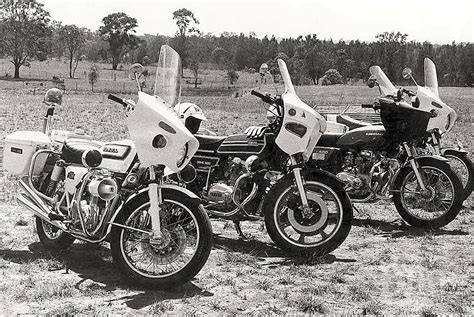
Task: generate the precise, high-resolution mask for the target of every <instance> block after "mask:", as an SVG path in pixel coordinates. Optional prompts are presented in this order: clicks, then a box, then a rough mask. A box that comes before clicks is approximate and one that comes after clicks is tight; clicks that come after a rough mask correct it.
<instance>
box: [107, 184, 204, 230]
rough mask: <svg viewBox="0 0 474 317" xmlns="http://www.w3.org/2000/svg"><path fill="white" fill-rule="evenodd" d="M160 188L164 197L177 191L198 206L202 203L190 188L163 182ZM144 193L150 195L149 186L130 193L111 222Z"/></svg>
mask: <svg viewBox="0 0 474 317" xmlns="http://www.w3.org/2000/svg"><path fill="white" fill-rule="evenodd" d="M159 188H161V193H162V195H163V198H166V196H167V195H169V194H170V193H171V192H173V191H177V192H180V193H182V194H184V195H186V196H188V197H189V198H191V200H192V201H193V202H194V203H195V204H196V206H197V207H198V206H199V205H200V204H201V199H200V198H199V197H198V196H197V195H196V194H194V193H193V192H192V191H190V190H189V189H186V188H183V187H180V186H176V185H172V184H163V185H161V186H159ZM142 195H148V187H145V188H142V189H140V190H139V191H138V192H136V193H133V194H132V195H130V196H129V197H128V198H127V200H126V201H125V202H124V203H123V204H122V205H120V207H119V208H118V209H117V210H116V211H115V213H114V215H113V216H112V218H111V219H110V222H114V221H115V218H117V215H119V214H120V213H121V212H122V210H123V209H125V208H126V207H127V206H128V205H130V204H132V203H133V201H134V200H136V199H138V198H139V197H141V196H142Z"/></svg>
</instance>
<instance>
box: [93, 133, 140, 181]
mask: <svg viewBox="0 0 474 317" xmlns="http://www.w3.org/2000/svg"><path fill="white" fill-rule="evenodd" d="M100 152H101V153H102V163H101V164H100V167H101V168H105V169H108V170H111V171H114V172H120V173H125V172H127V171H128V170H129V169H130V167H131V166H132V163H134V160H135V158H136V156H137V150H136V149H135V144H134V143H133V142H132V141H131V140H120V141H116V142H110V143H105V144H104V145H103V146H102V147H101V148H100Z"/></svg>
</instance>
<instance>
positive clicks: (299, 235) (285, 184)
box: [264, 173, 352, 256]
mask: <svg viewBox="0 0 474 317" xmlns="http://www.w3.org/2000/svg"><path fill="white" fill-rule="evenodd" d="M303 177H304V179H305V185H304V188H305V191H306V196H307V199H308V204H309V208H306V209H305V208H303V207H302V204H301V198H300V196H299V192H298V189H297V187H296V185H295V183H294V177H293V175H292V174H288V175H287V176H285V178H283V179H282V180H281V181H280V182H279V183H278V184H277V185H276V187H274V188H273V189H272V191H271V192H270V193H269V196H268V197H267V200H266V201H267V202H268V203H267V204H266V205H265V206H264V214H265V224H266V227H267V231H268V234H269V235H270V238H271V239H272V240H273V241H274V242H275V244H277V245H278V246H279V247H280V248H282V249H284V250H286V251H289V252H292V253H299V254H305V255H315V256H321V255H324V254H327V253H330V252H332V251H334V250H335V249H336V248H337V247H339V245H341V243H342V242H343V241H344V240H345V239H346V237H347V235H348V234H349V231H350V228H351V225H352V206H351V204H350V200H349V197H348V196H347V194H346V193H345V191H344V188H343V186H342V185H341V184H340V183H339V182H338V181H337V180H336V179H335V178H330V177H327V176H323V177H315V176H314V175H312V174H309V173H306V175H304V176H303Z"/></svg>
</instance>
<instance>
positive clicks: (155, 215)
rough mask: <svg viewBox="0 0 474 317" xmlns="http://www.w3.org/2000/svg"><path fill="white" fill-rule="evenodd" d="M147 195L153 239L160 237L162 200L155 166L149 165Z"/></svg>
mask: <svg viewBox="0 0 474 317" xmlns="http://www.w3.org/2000/svg"><path fill="white" fill-rule="evenodd" d="M148 197H149V199H150V211H149V214H150V217H151V230H152V232H153V239H161V228H160V205H161V202H162V197H161V189H160V188H159V186H158V181H157V179H156V174H155V167H154V166H153V165H152V166H150V184H149V185H148Z"/></svg>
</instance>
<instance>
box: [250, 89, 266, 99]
mask: <svg viewBox="0 0 474 317" xmlns="http://www.w3.org/2000/svg"><path fill="white" fill-rule="evenodd" d="M250 94H251V95H254V96H257V97H259V98H263V97H264V95H263V94H261V93H259V92H258V91H256V90H251V91H250Z"/></svg>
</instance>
